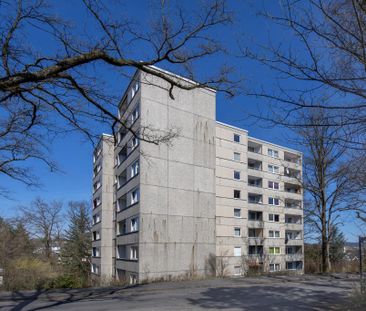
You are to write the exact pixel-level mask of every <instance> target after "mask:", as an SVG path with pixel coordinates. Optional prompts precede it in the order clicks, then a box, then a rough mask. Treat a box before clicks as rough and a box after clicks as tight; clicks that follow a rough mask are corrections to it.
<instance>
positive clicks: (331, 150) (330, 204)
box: [296, 110, 364, 272]
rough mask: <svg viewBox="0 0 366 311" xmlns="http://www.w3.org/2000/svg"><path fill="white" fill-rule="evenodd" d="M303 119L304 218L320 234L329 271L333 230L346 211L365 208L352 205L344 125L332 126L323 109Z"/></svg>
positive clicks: (300, 132)
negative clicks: (306, 124) (304, 121)
mask: <svg viewBox="0 0 366 311" xmlns="http://www.w3.org/2000/svg"><path fill="white" fill-rule="evenodd" d="M304 120H307V121H308V122H309V126H306V127H303V128H302V129H296V132H297V134H298V135H299V137H300V140H299V143H300V144H302V145H304V146H306V147H307V149H306V151H305V154H304V168H303V187H304V190H305V194H306V199H307V204H306V205H305V206H304V211H305V221H306V224H307V225H310V226H311V227H312V228H313V229H315V233H316V236H317V237H320V242H321V243H320V244H321V265H322V272H328V271H329V269H330V258H329V254H330V249H329V248H330V241H332V237H333V235H334V233H335V231H334V230H333V229H334V228H336V227H337V225H338V224H339V223H341V222H342V215H343V213H344V212H348V211H360V210H363V209H360V208H359V207H356V206H354V205H352V204H349V202H350V197H351V195H352V193H353V191H354V189H352V183H351V180H350V178H349V175H348V172H349V171H350V168H349V163H350V162H349V157H348V154H347V148H346V147H345V146H344V145H343V144H342V143H340V142H339V137H340V136H341V135H340V134H341V132H342V131H343V130H342V128H339V127H338V128H335V127H333V126H329V120H328V118H327V115H326V112H325V111H324V110H318V111H316V112H314V111H312V112H311V113H310V114H308V115H304ZM363 211H364V210H363Z"/></svg>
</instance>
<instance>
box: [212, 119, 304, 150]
mask: <svg viewBox="0 0 366 311" xmlns="http://www.w3.org/2000/svg"><path fill="white" fill-rule="evenodd" d="M216 123H217V124H220V125H223V126H226V127H229V128H232V129H234V130H239V131H243V132H246V133H249V131H248V130H245V129H242V128H240V127H237V126H234V125H231V124H227V123H224V122H220V121H216ZM248 138H250V139H253V140H256V141H258V142H261V143H265V144H269V145H272V146H275V147H278V148H281V149H284V150H286V151H289V152H292V153H297V154H300V155H302V154H303V153H302V152H301V151H299V150H295V149H292V148H288V147H285V146H281V145H278V144H275V143H272V142H270V141H267V140H263V139H259V138H256V137H252V136H249V135H248Z"/></svg>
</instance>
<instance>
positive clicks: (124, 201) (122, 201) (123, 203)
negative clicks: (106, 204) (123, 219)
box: [117, 195, 127, 212]
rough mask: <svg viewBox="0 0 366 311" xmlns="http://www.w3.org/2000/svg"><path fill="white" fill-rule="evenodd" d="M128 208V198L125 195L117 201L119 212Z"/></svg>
mask: <svg viewBox="0 0 366 311" xmlns="http://www.w3.org/2000/svg"><path fill="white" fill-rule="evenodd" d="M126 207H127V197H126V195H124V196H122V197H120V198H119V199H118V200H117V212H120V211H122V210H124V209H125V208H126Z"/></svg>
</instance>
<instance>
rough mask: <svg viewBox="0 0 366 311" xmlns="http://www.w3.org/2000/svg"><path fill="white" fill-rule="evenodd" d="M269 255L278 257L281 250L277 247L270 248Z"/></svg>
mask: <svg viewBox="0 0 366 311" xmlns="http://www.w3.org/2000/svg"><path fill="white" fill-rule="evenodd" d="M269 253H270V254H271V255H279V254H280V253H281V249H280V248H279V247H270V248H269Z"/></svg>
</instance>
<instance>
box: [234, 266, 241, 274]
mask: <svg viewBox="0 0 366 311" xmlns="http://www.w3.org/2000/svg"><path fill="white" fill-rule="evenodd" d="M234 275H241V266H234Z"/></svg>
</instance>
